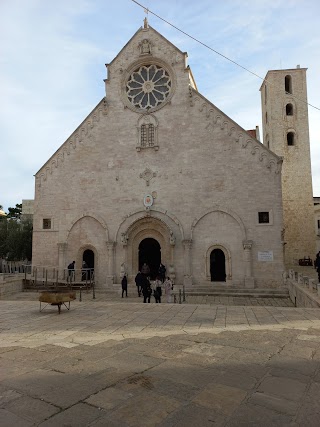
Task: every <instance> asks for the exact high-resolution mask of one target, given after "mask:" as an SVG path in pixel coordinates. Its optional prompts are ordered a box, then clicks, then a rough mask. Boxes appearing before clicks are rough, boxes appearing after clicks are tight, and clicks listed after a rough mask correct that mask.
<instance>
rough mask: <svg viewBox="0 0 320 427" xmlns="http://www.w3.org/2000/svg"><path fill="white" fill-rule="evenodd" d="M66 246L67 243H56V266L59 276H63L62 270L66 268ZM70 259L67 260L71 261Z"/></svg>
mask: <svg viewBox="0 0 320 427" xmlns="http://www.w3.org/2000/svg"><path fill="white" fill-rule="evenodd" d="M67 247H68V243H66V242H61V243H58V267H59V277H60V278H62V277H63V270H64V269H65V268H67V264H68V263H67V259H66V258H67ZM71 261H72V260H70V261H69V262H71Z"/></svg>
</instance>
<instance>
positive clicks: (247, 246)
mask: <svg viewBox="0 0 320 427" xmlns="http://www.w3.org/2000/svg"><path fill="white" fill-rule="evenodd" d="M252 244H253V241H252V240H244V241H243V242H242V245H243V249H244V250H247V251H250V250H251V249H252Z"/></svg>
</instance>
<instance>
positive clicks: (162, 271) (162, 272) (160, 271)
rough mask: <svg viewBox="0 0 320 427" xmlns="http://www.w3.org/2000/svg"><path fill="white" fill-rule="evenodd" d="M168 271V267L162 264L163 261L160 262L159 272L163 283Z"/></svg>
mask: <svg viewBox="0 0 320 427" xmlns="http://www.w3.org/2000/svg"><path fill="white" fill-rule="evenodd" d="M166 271H167V269H166V267H165V266H164V265H163V264H162V262H160V265H159V270H158V274H159V278H160V280H161V282H162V283H163V282H164V279H165V277H166Z"/></svg>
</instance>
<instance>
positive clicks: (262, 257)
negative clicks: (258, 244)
mask: <svg viewBox="0 0 320 427" xmlns="http://www.w3.org/2000/svg"><path fill="white" fill-rule="evenodd" d="M258 261H273V251H261V252H258Z"/></svg>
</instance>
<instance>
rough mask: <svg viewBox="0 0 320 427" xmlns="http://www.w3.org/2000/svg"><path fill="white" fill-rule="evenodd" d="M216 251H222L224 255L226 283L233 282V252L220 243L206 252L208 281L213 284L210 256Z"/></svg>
mask: <svg viewBox="0 0 320 427" xmlns="http://www.w3.org/2000/svg"><path fill="white" fill-rule="evenodd" d="M214 249H220V250H221V251H222V252H223V253H224V257H225V263H226V282H228V281H230V280H232V265H231V252H230V249H229V248H227V247H226V246H225V245H221V244H220V243H215V244H213V245H211V246H209V248H208V249H207V252H206V264H205V274H206V279H207V280H208V281H209V282H211V273H210V255H211V252H212V251H213V250H214Z"/></svg>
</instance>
